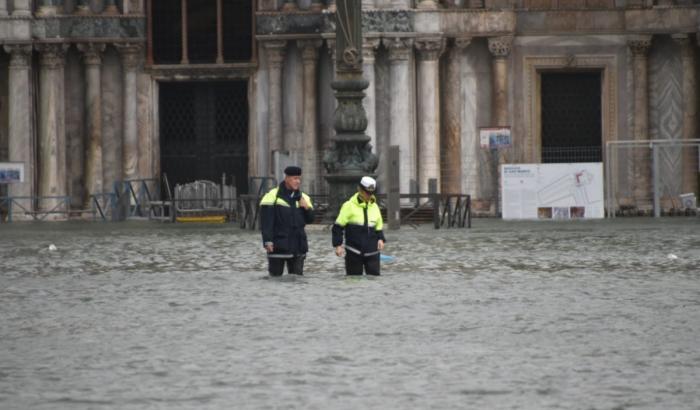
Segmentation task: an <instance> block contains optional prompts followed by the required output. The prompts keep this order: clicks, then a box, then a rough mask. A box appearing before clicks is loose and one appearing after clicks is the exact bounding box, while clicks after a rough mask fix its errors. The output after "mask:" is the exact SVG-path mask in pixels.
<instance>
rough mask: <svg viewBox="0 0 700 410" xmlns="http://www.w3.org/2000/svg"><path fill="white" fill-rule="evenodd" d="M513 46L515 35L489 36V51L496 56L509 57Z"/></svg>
mask: <svg viewBox="0 0 700 410" xmlns="http://www.w3.org/2000/svg"><path fill="white" fill-rule="evenodd" d="M512 47H513V36H500V37H489V51H490V52H491V54H492V55H493V56H494V57H497V58H505V57H508V55H509V54H510V50H511V48H512Z"/></svg>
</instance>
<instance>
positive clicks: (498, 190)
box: [491, 148, 501, 217]
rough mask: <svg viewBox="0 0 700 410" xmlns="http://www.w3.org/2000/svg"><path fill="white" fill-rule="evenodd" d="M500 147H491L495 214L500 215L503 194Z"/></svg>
mask: <svg viewBox="0 0 700 410" xmlns="http://www.w3.org/2000/svg"><path fill="white" fill-rule="evenodd" d="M498 162H499V161H498V148H491V165H492V167H493V184H494V188H493V189H494V191H495V192H494V195H493V203H494V208H493V213H494V216H496V217H498V216H500V215H501V213H500V212H499V211H498V210H499V209H500V204H499V198H500V196H501V184H500V183H499V182H500V180H501V179H500V177H499V175H498V172H499V169H498Z"/></svg>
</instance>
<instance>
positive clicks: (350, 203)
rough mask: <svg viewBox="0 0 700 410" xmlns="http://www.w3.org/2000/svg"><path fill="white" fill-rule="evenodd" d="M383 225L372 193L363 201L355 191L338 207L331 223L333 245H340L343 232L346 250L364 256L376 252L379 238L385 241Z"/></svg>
mask: <svg viewBox="0 0 700 410" xmlns="http://www.w3.org/2000/svg"><path fill="white" fill-rule="evenodd" d="M383 227H384V221H383V220H382V214H381V212H380V210H379V205H377V199H376V198H375V197H374V195H372V197H370V199H369V202H365V201H363V200H362V197H361V196H360V194H359V193H356V194H355V195H353V196H352V197H350V199H348V200H347V201H346V202H345V203H344V204H343V206H342V207H341V208H340V212H339V213H338V217H337V218H336V220H335V224H333V246H334V247H336V246H340V245H342V244H343V234H345V249H346V250H347V251H350V252H353V253H356V254H361V255H364V256H370V255H373V254H376V253H377V252H378V251H377V242H378V241H379V240H380V239H381V240H383V241H385V239H384V231H383V230H382V228H383Z"/></svg>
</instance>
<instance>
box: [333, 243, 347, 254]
mask: <svg viewBox="0 0 700 410" xmlns="http://www.w3.org/2000/svg"><path fill="white" fill-rule="evenodd" d="M335 254H336V256H345V248H344V247H343V245H340V246H336V247H335Z"/></svg>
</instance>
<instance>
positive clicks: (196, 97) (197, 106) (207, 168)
mask: <svg viewBox="0 0 700 410" xmlns="http://www.w3.org/2000/svg"><path fill="white" fill-rule="evenodd" d="M247 88H248V85H247V82H246V81H220V82H171V83H168V82H165V83H161V84H160V102H159V112H160V119H159V121H160V149H161V169H162V172H164V173H165V174H167V175H168V181H169V182H170V185H171V186H175V184H183V183H187V182H192V181H195V180H201V179H206V180H209V181H214V182H216V183H221V177H222V175H223V174H224V173H225V174H226V179H227V181H228V183H229V184H230V183H231V180H232V179H234V180H235V184H236V188H237V190H238V193H246V192H247V191H248V93H247Z"/></svg>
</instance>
